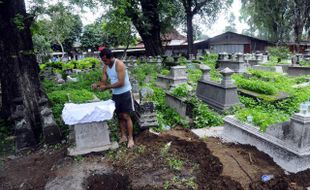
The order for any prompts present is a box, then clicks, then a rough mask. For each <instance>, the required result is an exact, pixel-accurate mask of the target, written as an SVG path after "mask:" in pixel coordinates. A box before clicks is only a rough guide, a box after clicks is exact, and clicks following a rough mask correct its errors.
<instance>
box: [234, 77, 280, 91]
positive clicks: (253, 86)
mask: <svg viewBox="0 0 310 190" xmlns="http://www.w3.org/2000/svg"><path fill="white" fill-rule="evenodd" d="M233 79H234V80H235V82H236V85H237V86H238V87H239V88H243V89H246V90H250V91H253V92H257V93H261V94H266V95H274V94H276V93H277V91H278V90H277V89H276V88H275V87H274V86H272V84H270V83H267V82H264V81H261V80H255V79H254V80H253V79H251V80H249V79H245V78H243V77H241V76H240V75H234V76H233Z"/></svg>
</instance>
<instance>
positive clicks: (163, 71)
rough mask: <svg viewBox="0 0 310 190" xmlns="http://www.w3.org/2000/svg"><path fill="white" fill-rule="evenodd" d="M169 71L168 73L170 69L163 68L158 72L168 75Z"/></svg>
mask: <svg viewBox="0 0 310 190" xmlns="http://www.w3.org/2000/svg"><path fill="white" fill-rule="evenodd" d="M169 73H170V71H169V70H168V69H163V70H161V72H160V74H161V75H168V74H169Z"/></svg>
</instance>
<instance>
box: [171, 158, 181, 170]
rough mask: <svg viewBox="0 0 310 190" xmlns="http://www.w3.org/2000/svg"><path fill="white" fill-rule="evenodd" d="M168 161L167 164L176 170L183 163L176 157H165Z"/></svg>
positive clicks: (179, 168)
mask: <svg viewBox="0 0 310 190" xmlns="http://www.w3.org/2000/svg"><path fill="white" fill-rule="evenodd" d="M167 161H168V166H169V167H170V168H171V169H173V170H177V171H180V170H182V168H183V164H184V162H183V161H182V160H179V159H177V158H172V157H171V158H167Z"/></svg>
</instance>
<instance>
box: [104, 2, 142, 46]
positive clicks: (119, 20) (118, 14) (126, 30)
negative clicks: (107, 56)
mask: <svg viewBox="0 0 310 190" xmlns="http://www.w3.org/2000/svg"><path fill="white" fill-rule="evenodd" d="M117 4H118V6H112V7H111V9H110V10H109V12H108V13H107V14H106V15H105V18H106V21H107V22H106V23H105V24H103V30H104V33H105V34H106V35H107V36H108V39H111V38H113V39H115V40H114V43H109V44H108V45H110V46H113V47H116V46H120V45H122V46H125V47H128V46H129V45H130V44H134V43H135V42H136V37H135V30H134V27H133V26H132V21H131V18H130V17H128V15H127V14H126V7H127V2H126V1H118V3H117ZM120 28H121V30H120Z"/></svg>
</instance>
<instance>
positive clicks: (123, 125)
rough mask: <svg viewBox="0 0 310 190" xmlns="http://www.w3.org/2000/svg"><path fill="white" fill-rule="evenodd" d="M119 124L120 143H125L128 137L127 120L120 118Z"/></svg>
mask: <svg viewBox="0 0 310 190" xmlns="http://www.w3.org/2000/svg"><path fill="white" fill-rule="evenodd" d="M118 123H119V128H120V131H121V138H120V139H119V143H123V142H126V141H127V135H126V125H127V124H126V120H125V119H123V117H122V116H118Z"/></svg>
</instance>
